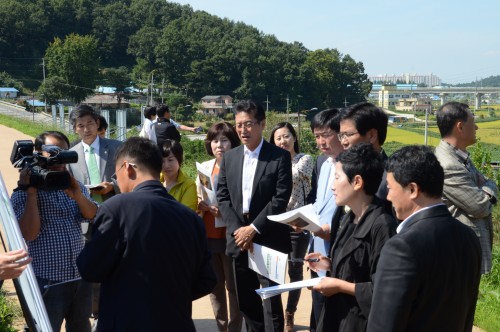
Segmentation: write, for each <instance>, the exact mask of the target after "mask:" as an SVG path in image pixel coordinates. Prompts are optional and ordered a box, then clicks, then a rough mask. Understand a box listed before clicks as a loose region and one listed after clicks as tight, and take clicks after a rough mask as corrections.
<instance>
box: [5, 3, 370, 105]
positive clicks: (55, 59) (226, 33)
mask: <svg viewBox="0 0 500 332" xmlns="http://www.w3.org/2000/svg"><path fill="white" fill-rule="evenodd" d="M44 72H45V78H46V79H45V84H42V83H43V82H44ZM152 79H153V82H154V83H155V87H157V88H158V87H160V86H161V87H165V88H166V91H167V92H168V91H170V92H177V93H182V94H185V95H188V96H189V97H190V99H192V100H199V98H201V97H203V96H204V95H220V94H227V95H231V96H232V97H233V98H235V99H242V98H249V97H252V98H256V99H258V100H260V101H264V100H266V99H267V98H268V99H269V101H270V106H271V107H273V108H276V109H280V108H281V109H284V106H285V103H286V99H287V96H288V97H289V98H290V100H291V101H292V102H295V103H296V107H297V108H298V107H299V105H300V107H302V108H307V107H319V108H323V107H328V106H340V105H342V104H343V103H344V102H349V103H355V102H359V101H362V100H364V99H365V97H366V96H367V95H368V93H369V91H370V89H371V83H370V82H369V81H368V77H367V75H366V74H365V72H364V66H363V63H362V62H359V61H356V60H354V59H353V58H352V57H351V56H349V55H348V54H342V53H341V52H340V51H339V50H337V49H335V48H332V49H319V50H308V49H307V48H305V47H304V46H303V45H302V44H301V43H299V42H294V43H285V42H282V41H279V40H278V39H277V38H276V37H275V36H273V35H269V34H265V33H263V32H261V31H259V30H257V29H256V28H254V27H252V26H249V25H246V24H244V23H242V22H234V21H231V20H228V19H221V18H219V17H216V16H213V15H210V14H208V13H206V12H204V11H194V10H193V9H192V8H191V7H190V6H186V5H179V4H176V3H172V2H166V1H164V0H119V1H118V0H2V1H1V2H0V85H4V86H5V85H8V86H14V85H16V84H17V85H18V86H20V85H21V84H22V85H23V87H25V88H27V89H30V90H34V91H37V89H38V92H39V93H43V94H44V95H45V97H46V98H48V99H49V100H55V99H60V98H69V99H72V100H74V101H76V102H79V101H81V100H83V99H84V98H85V96H87V95H88V94H91V93H92V91H93V90H94V89H95V87H96V86H97V85H111V86H115V87H117V89H118V90H122V89H124V88H125V87H127V86H130V85H133V86H136V87H140V88H146V87H148V84H149V83H151V80H152ZM21 88H22V87H21Z"/></svg>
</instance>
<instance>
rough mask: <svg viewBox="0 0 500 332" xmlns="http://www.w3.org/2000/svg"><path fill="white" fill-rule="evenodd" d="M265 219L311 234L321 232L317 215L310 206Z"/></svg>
mask: <svg viewBox="0 0 500 332" xmlns="http://www.w3.org/2000/svg"><path fill="white" fill-rule="evenodd" d="M267 219H269V220H272V221H275V222H280V223H282V224H287V225H289V226H295V227H300V228H303V229H306V230H308V231H311V232H317V231H319V230H321V227H320V226H319V218H318V215H317V214H316V210H315V209H314V205H312V204H308V205H306V206H303V207H301V208H298V209H295V210H292V211H288V212H285V213H282V214H276V215H273V216H268V217H267Z"/></svg>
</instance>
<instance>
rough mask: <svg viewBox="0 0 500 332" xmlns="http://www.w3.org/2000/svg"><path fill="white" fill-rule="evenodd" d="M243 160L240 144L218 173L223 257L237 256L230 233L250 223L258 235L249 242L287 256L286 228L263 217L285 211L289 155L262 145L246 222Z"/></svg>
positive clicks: (287, 199) (288, 250)
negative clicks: (225, 239) (224, 224)
mask: <svg viewBox="0 0 500 332" xmlns="http://www.w3.org/2000/svg"><path fill="white" fill-rule="evenodd" d="M243 160H244V146H243V145H241V146H239V147H237V148H234V149H232V150H230V151H228V152H226V153H225V154H224V158H223V159H222V163H221V164H222V165H221V168H220V173H219V183H218V189H217V199H218V201H219V209H220V211H221V214H222V219H223V220H224V221H225V223H226V238H227V246H226V254H227V255H228V256H230V257H234V258H236V257H238V256H239V255H240V253H241V251H240V249H239V248H238V246H236V243H235V240H234V237H233V236H232V234H233V232H234V231H236V230H237V229H238V228H240V227H242V226H248V225H249V224H251V223H253V224H254V226H255V227H256V228H257V229H258V230H259V232H260V234H256V235H255V237H254V239H253V242H255V243H257V244H260V245H263V246H266V247H269V248H272V249H275V250H278V251H281V252H283V253H288V252H290V251H291V242H290V230H289V227H288V226H287V225H284V224H279V223H276V222H273V221H270V220H268V219H267V216H269V215H274V214H280V213H283V212H285V210H286V207H287V204H288V201H289V199H290V194H291V192H292V185H293V184H292V162H291V156H290V153H289V152H288V151H286V150H284V149H281V148H279V147H277V146H275V145H272V144H270V143H268V142H266V141H264V142H263V143H262V149H261V150H260V154H259V161H258V163H257V169H256V172H255V177H254V182H253V188H252V199H251V201H250V211H249V213H250V219H249V222H245V220H244V218H243V205H242V200H243V196H242V172H243Z"/></svg>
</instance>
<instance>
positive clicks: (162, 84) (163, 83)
mask: <svg viewBox="0 0 500 332" xmlns="http://www.w3.org/2000/svg"><path fill="white" fill-rule="evenodd" d="M164 86H165V77H164V78H163V79H162V80H161V103H162V104H163V95H164V92H165V91H164Z"/></svg>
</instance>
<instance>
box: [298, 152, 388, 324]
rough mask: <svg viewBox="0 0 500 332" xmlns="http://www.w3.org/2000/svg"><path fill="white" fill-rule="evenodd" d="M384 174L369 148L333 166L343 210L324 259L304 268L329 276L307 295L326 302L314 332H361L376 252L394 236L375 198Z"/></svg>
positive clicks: (342, 156) (337, 199)
mask: <svg viewBox="0 0 500 332" xmlns="http://www.w3.org/2000/svg"><path fill="white" fill-rule="evenodd" d="M383 172H384V166H383V161H382V157H381V155H380V153H378V152H376V151H375V150H374V149H373V147H372V146H371V145H370V144H364V143H362V144H358V145H355V146H353V147H351V148H350V149H349V150H346V151H344V152H342V153H341V154H340V155H339V156H338V157H337V160H336V164H335V181H334V182H333V186H332V189H333V192H334V195H335V202H336V203H337V206H339V207H340V208H341V206H345V209H346V211H347V212H346V214H345V215H344V217H343V218H342V221H341V223H340V228H339V230H338V233H337V238H336V239H335V241H334V242H333V245H332V247H331V250H330V257H324V256H321V255H320V254H319V253H311V254H309V255H307V256H306V258H320V261H319V262H316V263H308V264H309V267H310V268H311V269H312V270H314V271H318V270H329V272H330V274H329V276H327V277H325V278H324V279H322V280H321V281H320V282H319V283H318V284H317V285H316V286H314V287H313V290H315V291H318V292H320V293H321V294H323V295H324V296H327V299H326V302H325V305H324V308H323V312H322V316H321V318H320V323H319V326H318V329H317V331H365V330H366V324H367V321H368V314H369V312H370V304H371V297H372V289H373V285H372V281H373V277H374V274H375V271H376V267H377V262H378V258H379V256H380V251H381V250H382V247H383V245H384V244H385V242H386V241H387V240H388V239H389V238H390V237H391V236H393V235H394V234H395V232H396V226H397V225H396V220H395V219H394V217H393V216H392V212H391V211H388V210H387V208H386V207H385V206H384V204H383V202H382V201H381V200H379V199H378V198H377V197H376V196H375V193H376V191H377V189H378V187H379V185H380V181H381V180H382V174H383Z"/></svg>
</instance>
